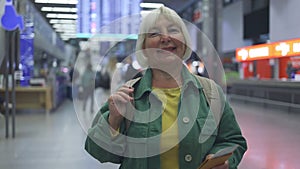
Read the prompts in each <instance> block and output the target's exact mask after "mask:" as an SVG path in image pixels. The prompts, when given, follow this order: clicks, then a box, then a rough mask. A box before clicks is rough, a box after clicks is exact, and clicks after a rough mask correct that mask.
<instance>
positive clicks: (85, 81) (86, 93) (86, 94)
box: [81, 63, 95, 113]
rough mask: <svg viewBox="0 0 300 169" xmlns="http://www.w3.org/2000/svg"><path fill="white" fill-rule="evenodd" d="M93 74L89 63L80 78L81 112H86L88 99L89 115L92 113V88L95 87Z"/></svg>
mask: <svg viewBox="0 0 300 169" xmlns="http://www.w3.org/2000/svg"><path fill="white" fill-rule="evenodd" d="M94 83H95V72H94V71H93V66H92V64H91V63H89V64H88V65H87V66H86V68H85V70H84V72H83V74H82V77H81V87H82V94H83V111H86V106H87V104H88V100H89V99H90V113H93V112H94V87H95V84H94Z"/></svg>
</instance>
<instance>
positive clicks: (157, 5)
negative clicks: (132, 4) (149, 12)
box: [140, 3, 165, 8]
mask: <svg viewBox="0 0 300 169" xmlns="http://www.w3.org/2000/svg"><path fill="white" fill-rule="evenodd" d="M161 6H165V5H164V4H162V3H140V7H141V8H160V7H161Z"/></svg>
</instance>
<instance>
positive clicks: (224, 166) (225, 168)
mask: <svg viewBox="0 0 300 169" xmlns="http://www.w3.org/2000/svg"><path fill="white" fill-rule="evenodd" d="M212 169H229V163H228V160H226V161H225V162H224V164H221V165H218V166H216V167H213V168H212Z"/></svg>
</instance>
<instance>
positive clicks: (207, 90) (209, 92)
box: [195, 75, 220, 106]
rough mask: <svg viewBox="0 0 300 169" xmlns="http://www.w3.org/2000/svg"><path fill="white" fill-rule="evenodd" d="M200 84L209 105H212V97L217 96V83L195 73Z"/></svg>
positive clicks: (215, 97)
mask: <svg viewBox="0 0 300 169" xmlns="http://www.w3.org/2000/svg"><path fill="white" fill-rule="evenodd" d="M195 77H196V78H197V80H198V82H199V83H200V85H201V86H202V87H203V92H204V96H205V99H206V101H207V103H208V105H209V106H211V105H212V99H218V98H219V97H220V96H219V89H218V87H217V84H216V83H215V82H214V81H213V80H211V79H208V78H205V77H201V76H198V75H195Z"/></svg>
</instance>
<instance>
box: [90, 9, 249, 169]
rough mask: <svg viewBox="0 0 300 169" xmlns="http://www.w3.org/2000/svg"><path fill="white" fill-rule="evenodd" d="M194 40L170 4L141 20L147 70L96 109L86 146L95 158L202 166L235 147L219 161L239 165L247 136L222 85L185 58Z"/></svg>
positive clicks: (138, 165)
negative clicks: (192, 68) (195, 71)
mask: <svg viewBox="0 0 300 169" xmlns="http://www.w3.org/2000/svg"><path fill="white" fill-rule="evenodd" d="M190 43H191V41H190V37H189V34H188V30H187V28H186V26H185V24H184V22H183V20H182V19H181V18H180V17H179V16H178V15H177V14H176V12H175V11H173V10H172V9H169V8H167V7H160V8H159V9H156V10H154V11H152V12H151V13H150V14H148V15H147V16H146V17H145V18H144V19H143V21H142V23H141V27H140V34H139V36H138V40H137V45H136V51H137V52H140V51H141V50H143V51H142V52H140V53H137V60H138V61H139V64H140V65H141V66H143V67H145V68H147V69H146V72H145V73H144V75H143V76H142V77H141V78H136V79H133V80H130V81H128V82H126V84H124V85H123V86H121V87H120V88H119V89H118V90H117V91H116V92H114V93H112V94H111V95H110V97H109V99H108V101H107V103H106V104H105V105H104V106H103V107H102V108H101V109H100V111H99V112H98V114H97V115H96V117H95V119H94V121H93V124H92V127H91V128H90V129H89V131H88V137H87V140H86V144H85V148H86V150H87V151H88V152H89V153H90V154H91V155H92V156H93V157H94V158H96V159H98V160H99V161H100V162H112V163H120V164H121V166H120V168H122V169H159V168H161V169H171V168H172V169H179V168H180V169H186V168H191V169H197V168H198V167H199V166H200V164H201V163H202V162H203V161H204V160H205V159H206V158H209V157H211V154H215V153H216V152H218V151H219V150H221V149H223V148H225V147H234V146H237V148H236V150H235V151H234V152H233V154H232V156H231V157H230V158H229V159H228V160H226V161H225V162H224V163H221V164H219V165H218V166H217V167H215V168H218V169H228V168H230V169H233V168H237V166H238V164H239V162H240V161H241V159H242V157H243V154H244V153H245V151H246V149H247V144H246V140H245V138H244V137H243V135H242V133H241V130H240V127H239V124H238V123H237V121H236V119H235V116H234V112H233V110H232V108H231V107H230V105H229V103H228V102H227V101H226V99H225V97H224V94H223V92H222V89H221V88H220V87H219V86H218V85H217V84H216V83H215V82H213V81H212V80H209V79H207V78H205V77H200V76H197V75H193V74H192V73H190V72H189V71H188V69H187V68H186V66H185V65H184V64H183V61H184V60H186V59H187V58H188V57H190V55H191V49H190V48H189V46H190ZM132 105H133V106H134V107H132Z"/></svg>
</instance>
